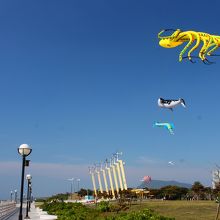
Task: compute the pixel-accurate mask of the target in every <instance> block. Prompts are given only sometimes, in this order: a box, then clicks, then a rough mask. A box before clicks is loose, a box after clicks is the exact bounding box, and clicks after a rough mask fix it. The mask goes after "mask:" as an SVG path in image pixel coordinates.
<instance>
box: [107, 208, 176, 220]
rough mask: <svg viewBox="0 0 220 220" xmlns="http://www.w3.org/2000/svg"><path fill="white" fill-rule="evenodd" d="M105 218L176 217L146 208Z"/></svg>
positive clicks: (164, 219) (143, 219) (142, 219)
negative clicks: (166, 215) (156, 212)
mask: <svg viewBox="0 0 220 220" xmlns="http://www.w3.org/2000/svg"><path fill="white" fill-rule="evenodd" d="M105 220H175V219H174V218H168V217H164V216H161V215H158V214H155V213H154V212H153V211H151V210H149V209H144V210H141V211H136V212H134V211H133V212H130V213H122V214H120V215H117V216H110V217H107V218H105Z"/></svg>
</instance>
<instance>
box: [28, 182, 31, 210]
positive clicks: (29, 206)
mask: <svg viewBox="0 0 220 220" xmlns="http://www.w3.org/2000/svg"><path fill="white" fill-rule="evenodd" d="M29 193H30V194H29V198H30V199H29V205H28V211H29V212H30V210H31V202H32V183H31V184H30V185H29Z"/></svg>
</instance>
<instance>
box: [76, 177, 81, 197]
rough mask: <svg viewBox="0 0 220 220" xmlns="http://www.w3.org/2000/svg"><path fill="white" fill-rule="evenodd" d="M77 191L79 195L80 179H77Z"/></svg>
mask: <svg viewBox="0 0 220 220" xmlns="http://www.w3.org/2000/svg"><path fill="white" fill-rule="evenodd" d="M76 181H77V191H78V194H79V182H80V179H77V180H76Z"/></svg>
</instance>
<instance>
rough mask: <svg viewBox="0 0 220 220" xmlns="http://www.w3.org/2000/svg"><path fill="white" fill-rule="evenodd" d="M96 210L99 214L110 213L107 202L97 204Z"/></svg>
mask: <svg viewBox="0 0 220 220" xmlns="http://www.w3.org/2000/svg"><path fill="white" fill-rule="evenodd" d="M97 208H98V210H99V211H101V212H109V211H110V205H109V202H106V201H101V202H100V203H98V206H97Z"/></svg>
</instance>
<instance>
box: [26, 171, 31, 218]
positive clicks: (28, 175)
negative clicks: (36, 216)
mask: <svg viewBox="0 0 220 220" xmlns="http://www.w3.org/2000/svg"><path fill="white" fill-rule="evenodd" d="M31 178H32V177H31V174H27V176H26V179H27V207H26V216H25V219H30V217H29V216H28V211H29V202H30V187H31Z"/></svg>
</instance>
